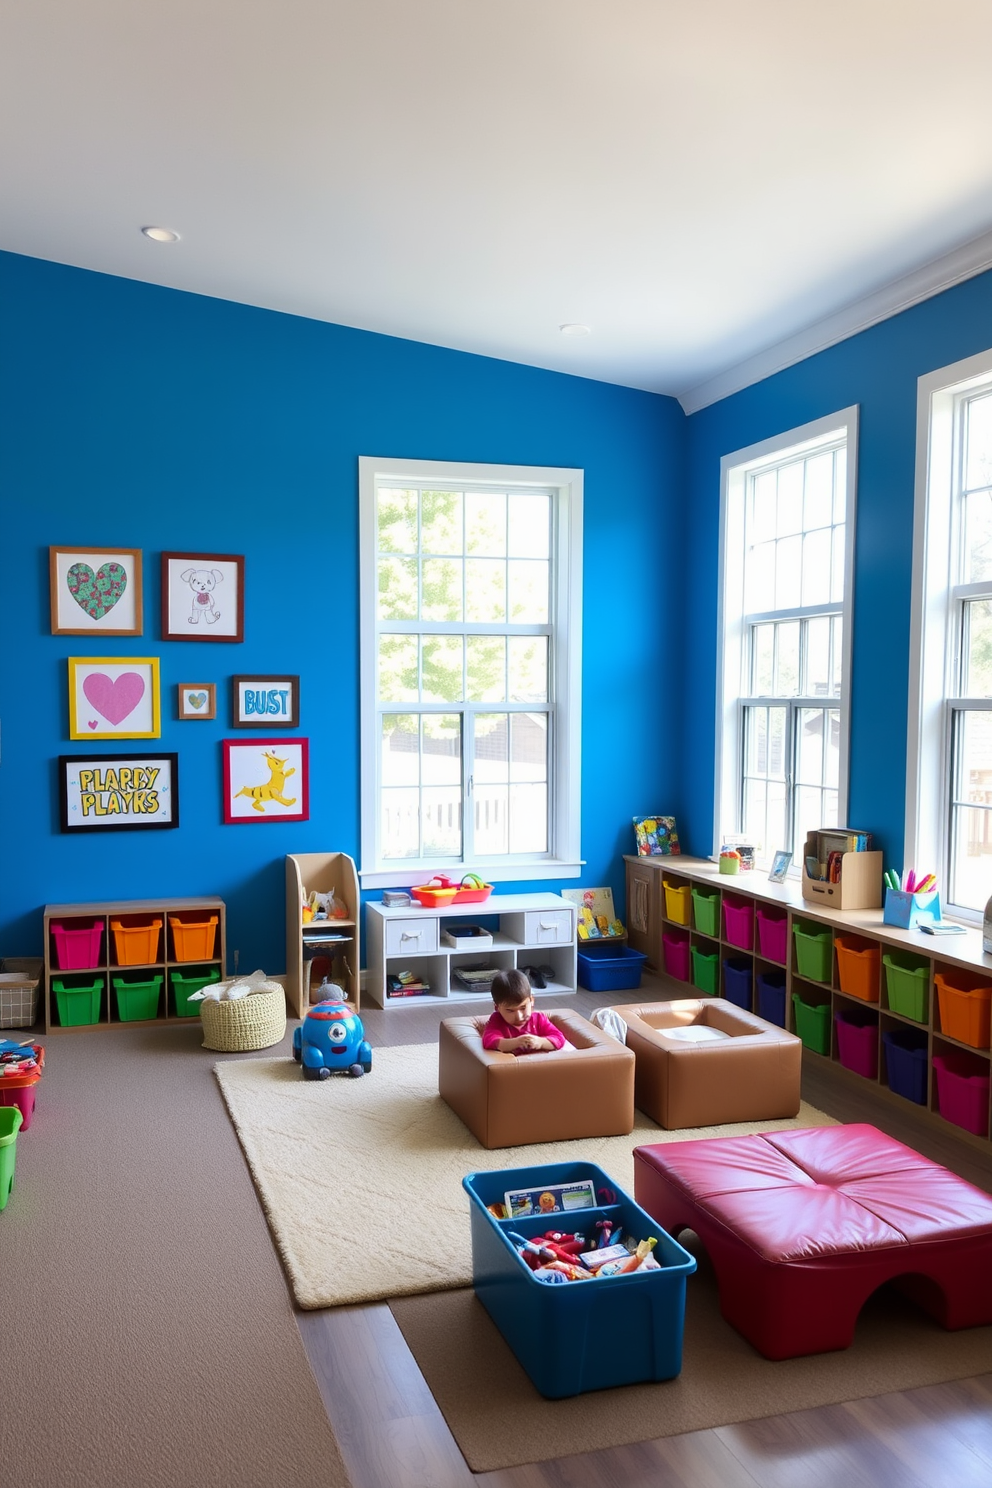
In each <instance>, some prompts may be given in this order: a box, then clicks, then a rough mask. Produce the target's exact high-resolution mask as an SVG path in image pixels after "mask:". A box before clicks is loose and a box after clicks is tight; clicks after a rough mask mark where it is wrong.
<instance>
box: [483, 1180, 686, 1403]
mask: <svg viewBox="0 0 992 1488" xmlns="http://www.w3.org/2000/svg"><path fill="white" fill-rule="evenodd" d="M583 1179H591V1180H592V1182H593V1185H594V1188H595V1190H596V1194H597V1196H598V1197H600V1198H609V1199H610V1200H612V1202H609V1203H602V1204H600V1205H599V1206H598V1207H597V1208H595V1209H583V1210H574V1211H573V1212H572V1213H570V1214H569V1215H568V1216H567V1224H565V1227H566V1228H567V1229H569V1230H580V1231H582V1232H583V1233H587V1234H588V1235H589V1236H590V1239H591V1237H592V1236H594V1235H595V1234H596V1221H597V1220H598V1219H613V1220H617V1221H619V1223H620V1225H621V1227H622V1229H623V1232H624V1234H625V1235H631V1236H633V1237H634V1238H635V1239H636V1240H644V1239H647V1238H648V1236H650V1235H654V1236H656V1237H657V1241H658V1244H657V1246H656V1247H655V1249H654V1252H653V1254H654V1255H655V1257H656V1258H657V1260H658V1261H659V1262H660V1266H659V1269H658V1270H656V1271H632V1272H630V1273H629V1274H628V1275H626V1276H611V1277H602V1278H599V1279H595V1280H590V1281H569V1282H563V1283H562V1284H561V1285H559V1286H551V1285H549V1284H548V1283H547V1282H542V1281H538V1280H537V1279H536V1278H535V1277H534V1274H533V1272H532V1271H531V1270H530V1269H529V1267H528V1266H527V1265H525V1263H524V1262H523V1261H522V1260H521V1259H520V1257H519V1255H518V1254H517V1252H516V1250H515V1249H514V1247H513V1244H512V1243H511V1241H510V1240H509V1238H508V1236H509V1235H510V1234H515V1235H521V1236H522V1237H523V1238H524V1239H528V1240H529V1239H531V1238H532V1237H533V1236H535V1235H543V1234H544V1233H545V1231H546V1230H550V1229H553V1228H554V1226H555V1220H556V1218H557V1219H558V1220H559V1221H562V1222H563V1223H564V1220H563V1217H562V1216H561V1215H558V1216H555V1215H533V1216H531V1217H530V1218H529V1219H502V1220H501V1219H496V1218H495V1217H494V1216H493V1215H492V1214H491V1213H490V1212H489V1209H488V1208H487V1205H489V1204H502V1202H503V1195H504V1193H505V1192H506V1190H507V1189H510V1188H537V1187H541V1186H544V1185H548V1184H553V1183H575V1182H579V1181H581V1180H583ZM462 1184H463V1187H464V1188H465V1191H466V1192H467V1194H468V1196H469V1213H470V1217H471V1226H472V1279H473V1285H474V1287H475V1294H476V1296H477V1297H478V1298H479V1301H480V1302H481V1303H482V1305H483V1307H485V1309H486V1311H487V1312H488V1313H489V1316H490V1317H491V1318H492V1320H493V1322H494V1323H495V1324H496V1326H497V1328H498V1329H499V1331H500V1332H501V1333H502V1335H503V1337H504V1338H505V1339H506V1341H507V1343H508V1344H509V1345H510V1348H511V1349H512V1350H513V1352H514V1353H515V1354H516V1356H517V1358H518V1359H519V1360H520V1363H521V1364H522V1365H523V1367H524V1369H525V1370H526V1371H527V1373H528V1375H529V1376H530V1378H531V1380H532V1381H533V1383H534V1385H535V1386H536V1387H537V1389H538V1390H539V1391H540V1392H541V1394H542V1395H545V1396H547V1397H548V1398H549V1399H551V1400H559V1399H562V1398H563V1397H564V1396H567V1395H579V1394H581V1393H582V1392H583V1391H585V1390H606V1389H610V1388H611V1387H612V1386H614V1385H633V1384H639V1383H642V1382H643V1381H646V1380H666V1379H672V1378H673V1377H674V1376H675V1375H677V1374H678V1373H679V1371H680V1370H681V1368H682V1332H683V1324H684V1320H685V1279H686V1277H687V1276H689V1275H691V1274H692V1272H693V1271H695V1269H696V1262H695V1260H694V1259H693V1257H692V1256H691V1255H690V1254H689V1252H688V1251H686V1250H683V1249H682V1246H681V1245H679V1244H678V1243H677V1241H675V1240H673V1239H672V1237H671V1236H670V1235H669V1234H667V1233H666V1231H665V1230H663V1229H662V1228H661V1227H660V1226H659V1224H658V1222H657V1221H656V1220H653V1219H652V1218H651V1216H650V1215H649V1214H647V1213H645V1211H644V1210H643V1209H642V1208H641V1207H640V1205H639V1204H635V1202H634V1200H633V1199H632V1198H630V1196H629V1195H628V1194H626V1193H624V1192H622V1191H621V1190H620V1189H618V1188H617V1186H616V1184H615V1183H614V1181H613V1179H612V1178H610V1177H608V1176H607V1174H606V1173H604V1172H603V1170H602V1168H599V1167H597V1166H596V1164H595V1163H589V1162H566V1163H544V1164H543V1165H542V1166H540V1167H535V1168H511V1169H504V1170H502V1171H497V1172H492V1173H469V1175H468V1177H467V1178H463V1179H462Z"/></svg>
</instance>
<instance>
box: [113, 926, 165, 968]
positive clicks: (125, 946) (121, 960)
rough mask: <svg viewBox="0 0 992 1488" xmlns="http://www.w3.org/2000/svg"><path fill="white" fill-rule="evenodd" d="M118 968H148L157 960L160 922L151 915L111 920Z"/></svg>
mask: <svg viewBox="0 0 992 1488" xmlns="http://www.w3.org/2000/svg"><path fill="white" fill-rule="evenodd" d="M110 928H111V930H112V931H113V932H114V949H115V951H116V953H117V964H118V966H150V965H151V964H152V962H154V961H157V960H158V958H159V957H158V943H159V939H160V937H161V934H162V921H161V920H156V919H153V918H152V916H151V915H122V916H121V918H120V919H119V920H111V922H110Z"/></svg>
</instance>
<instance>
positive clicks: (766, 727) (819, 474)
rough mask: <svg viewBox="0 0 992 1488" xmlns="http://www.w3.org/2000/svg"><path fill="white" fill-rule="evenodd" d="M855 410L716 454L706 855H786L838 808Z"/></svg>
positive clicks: (835, 819)
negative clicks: (713, 697)
mask: <svg viewBox="0 0 992 1488" xmlns="http://www.w3.org/2000/svg"><path fill="white" fill-rule="evenodd" d="M857 415H858V411H857V408H856V407H852V408H845V409H843V410H841V411H840V412H839V413H836V414H831V415H830V416H829V417H828V418H824V419H818V420H816V421H815V422H814V423H810V424H805V425H803V427H802V428H798V429H791V430H789V431H788V433H785V434H782V435H780V436H779V437H777V438H775V439H771V440H766V441H764V442H762V443H761V444H756V445H752V446H750V447H749V448H747V449H743V450H737V451H735V453H733V454H730V455H726V456H724V458H723V460H722V461H721V471H720V473H721V512H720V517H721V520H720V578H719V618H718V640H717V645H718V656H717V727H716V790H715V813H714V827H713V831H714V843H713V851H714V853H715V852H718V851H719V849H720V846H721V845H722V843H723V842H724V841H725V840H726V839H727V837H730V836H742V837H744V838H745V839H746V840H747V841H749V842H751V843H753V844H754V847H755V858H756V861H757V862H758V863H759V864H761V865H764V864H767V863H770V862H771V859H772V857H773V855H774V854H775V852H776V851H778V850H779V849H780V848H783V849H785V850H787V851H790V852H792V853H793V854H794V855H795V857H796V859H797V860H798V856H799V854H801V852H802V847H803V843H804V841H805V837H806V834H807V833H808V832H811V831H815V830H816V829H817V828H818V827H824V826H836V825H839V824H841V823H842V822H843V819H844V817H845V815H846V812H847V776H848V733H849V727H848V711H849V693H850V683H849V679H850V670H851V662H850V656H851V614H852V592H853V561H852V560H853V543H854V516H855V487H856V479H855V474H856V466H857ZM794 866H795V867H796V869H798V867H799V866H800V865H799V864H798V861H796V863H795V865H794Z"/></svg>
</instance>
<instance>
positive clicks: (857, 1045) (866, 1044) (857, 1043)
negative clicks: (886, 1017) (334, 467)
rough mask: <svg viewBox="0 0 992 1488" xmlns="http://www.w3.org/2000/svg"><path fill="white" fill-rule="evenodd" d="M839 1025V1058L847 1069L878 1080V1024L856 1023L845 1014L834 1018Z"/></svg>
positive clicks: (868, 1078) (866, 1077)
mask: <svg viewBox="0 0 992 1488" xmlns="http://www.w3.org/2000/svg"><path fill="white" fill-rule="evenodd" d="M834 1022H835V1023H836V1024H837V1057H838V1058H839V1060H840V1062H841V1064H842V1065H843V1066H844V1068H845V1069H848V1070H853V1072H854V1073H855V1074H856V1075H863V1076H864V1078H865V1079H866V1080H877V1079H878V1024H877V1023H875V1022H871V1021H868V1020H866V1021H865V1022H859V1021H856V1020H855V1019H854V1018H853V1017H850V1016H849V1015H847V1014H845V1013H837V1014H836V1015H835V1017H834Z"/></svg>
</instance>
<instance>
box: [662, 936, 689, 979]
mask: <svg viewBox="0 0 992 1488" xmlns="http://www.w3.org/2000/svg"><path fill="white" fill-rule="evenodd" d="M661 949H662V958H663V960H664V962H665V971H666V972H667V973H668V975H669V976H670V977H675V978H676V980H677V981H680V982H687V981H688V980H689V937H688V935H673V934H671V933H670V932H669V931H668V930H666V931H664V933H663V934H662V937H661Z"/></svg>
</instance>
